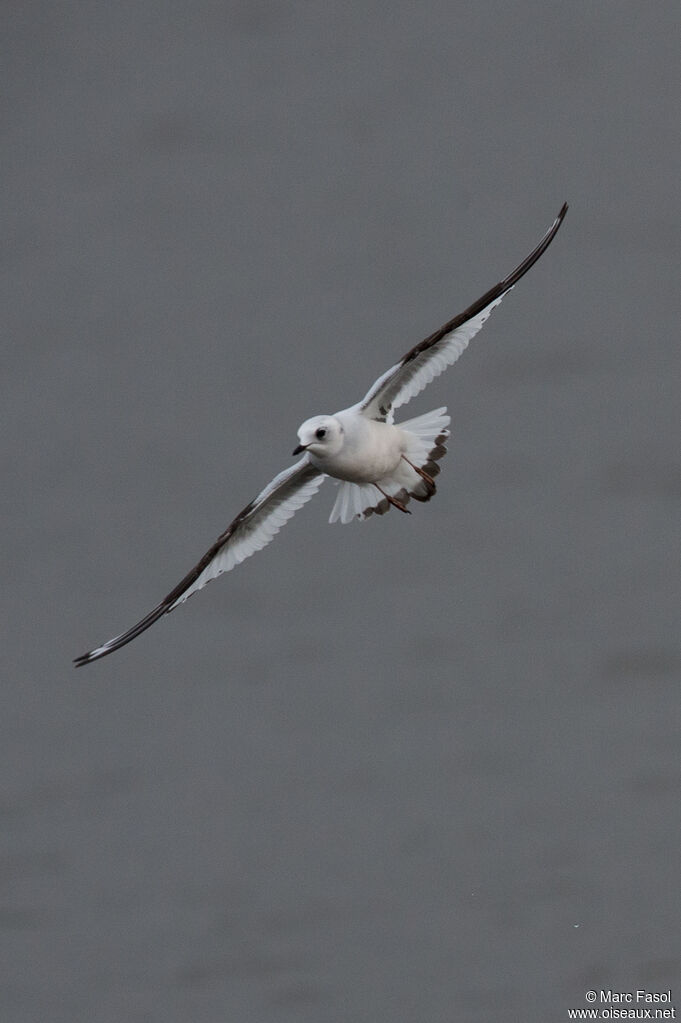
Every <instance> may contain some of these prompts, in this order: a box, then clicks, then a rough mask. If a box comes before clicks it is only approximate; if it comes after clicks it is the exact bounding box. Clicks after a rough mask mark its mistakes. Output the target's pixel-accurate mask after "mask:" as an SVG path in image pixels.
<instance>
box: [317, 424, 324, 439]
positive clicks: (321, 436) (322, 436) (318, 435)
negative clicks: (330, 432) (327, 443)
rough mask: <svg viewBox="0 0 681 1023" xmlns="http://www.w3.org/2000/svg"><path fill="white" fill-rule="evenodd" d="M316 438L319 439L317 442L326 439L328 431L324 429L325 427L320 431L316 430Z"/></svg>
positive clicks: (321, 427) (320, 428)
mask: <svg viewBox="0 0 681 1023" xmlns="http://www.w3.org/2000/svg"><path fill="white" fill-rule="evenodd" d="M315 437H316V438H317V440H322V439H323V438H324V437H326V430H325V429H324V427H323V426H320V427H319V429H318V430H315Z"/></svg>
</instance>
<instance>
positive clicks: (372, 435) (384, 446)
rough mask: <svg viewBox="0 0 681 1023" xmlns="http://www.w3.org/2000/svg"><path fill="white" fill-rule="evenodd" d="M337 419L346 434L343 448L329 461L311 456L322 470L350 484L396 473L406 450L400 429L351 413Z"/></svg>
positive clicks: (341, 415)
mask: <svg viewBox="0 0 681 1023" xmlns="http://www.w3.org/2000/svg"><path fill="white" fill-rule="evenodd" d="M336 418H337V419H338V420H339V421H340V422H341V424H342V426H343V430H344V443H343V447H342V448H341V450H340V452H339V453H338V454H336V455H333V456H331V457H329V458H326V459H321V458H319V459H317V458H315V457H314V456H312V455H311V457H312V460H313V462H314V464H315V465H316V466H317V467H318V468H319V469H322V470H323V471H324V472H326V473H328V475H329V476H334V477H335V478H336V479H340V480H348V481H349V482H351V483H374V482H376V480H380V479H383V478H384V477H385V476H387V475H389V474H390V473H392V472H393V471H394V470H395V468H396V466H397V464H398V463H399V460H400V458H401V456H402V453H403V451H404V450H405V444H404V435H403V433H402V431H401V430H400V429H399V427H397V426H391V425H389V424H388V423H379V422H376V421H374V420H371V419H366V418H365V417H364V416H362V415H358V414H357V413H355V412H353V411H352V410H350V409H348V410H346V411H345V412H339V413H337V414H336Z"/></svg>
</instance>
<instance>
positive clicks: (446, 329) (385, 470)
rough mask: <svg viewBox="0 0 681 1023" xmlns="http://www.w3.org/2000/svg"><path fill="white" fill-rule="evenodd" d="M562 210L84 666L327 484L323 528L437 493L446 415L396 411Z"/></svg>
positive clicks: (310, 426)
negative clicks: (403, 415)
mask: <svg viewBox="0 0 681 1023" xmlns="http://www.w3.org/2000/svg"><path fill="white" fill-rule="evenodd" d="M567 208H568V207H567V203H565V204H564V205H563V207H562V209H561V211H560V213H559V214H558V216H557V217H556V219H555V221H554V222H553V224H552V225H551V227H550V228H549V230H548V231H547V232H546V234H545V235H544V237H543V238H542V240H541V241H540V242H539V244H538V245H537V247H536V248H535V249H533V250H532V252H531V253H530V254H529V256H527V257H526V258H525V259H524V260H523V261H522V263H520V264H519V265H518V266H517V267H516V268H515V270H513V271H512V273H510V274H509V275H508V277H506V278H505V279H504V280H503V281H500V283H499V284H496V285H495V286H494V287H493V288H490V290H489V291H487V292H485V294H484V295H483V296H482V297H481V298H479V299H478V300H477V302H474V303H473V304H472V305H471V306H469V307H468V309H466V310H465V311H464V312H462V313H459V315H458V316H455V317H454V318H453V319H451V320H448V321H447V323H445V324H443V326H442V327H440V329H439V330H436V331H435V332H434V333H433V334H431V335H430V336H429V337H427V338H425V340H424V341H421V342H420V343H419V344H417V345H415V346H414V347H413V348H411V349H410V350H409V351H408V352H407V354H406V355H405V356H403V358H402V359H400V361H399V362H398V363H396V364H395V365H394V366H391V368H390V369H389V370H387V372H385V373H383V374H382V376H380V377H379V378H378V380H377V381H376V382H375V383H374V384H373V385H372V386H371V388H370V389H369V391H368V393H367V394H366V396H365V397H364V398H363V399H362V401H360V402H358V404H356V405H352V406H351V407H350V408H347V409H343V410H342V411H341V412H336V413H335V415H332V416H314V417H313V418H312V419H307V420H306V421H305V422H304V423H303V424H302V426H301V427H300V429H299V430H298V439H299V441H300V443H299V444H298V446H297V447H296V449H295V451H294V452H293V454H294V455H298V454H302V456H303V457H302V458H301V459H300V461H298V462H296V463H295V465H292V466H291V467H290V468H288V469H284V471H283V472H280V473H279V475H278V476H275V478H274V479H273V480H272V482H271V483H268V484H267V486H266V487H265V489H264V490H262V491H261V492H260V493H259V494H258V496H257V497H256V498H254V500H253V501H251V503H250V504H248V505H247V506H246V507H245V508H244V509H243V511H241V512H239V514H238V515H237V516H236V518H235V519H234V520H233V522H231V523H230V525H229V526H228V527H227V529H226V530H225V532H224V533H223V534H222V535H221V536H219V537H218V539H217V540H216V541H215V543H214V544H213V546H212V547H211V548H210V550H208V551H207V552H206V553H205V554H204V556H203V557H202V558H201V560H200V561H199V562H198V563H197V564H196V565H195V566H194V568H193V569H192V570H191V572H189V573H188V574H187V575H186V576H185V577H184V579H183V580H182V581H181V582H180V583H178V585H177V586H176V587H175V588H174V589H173V590H171V592H170V593H169V594H168V595H167V596H166V597H164V598H163V600H162V601H161V603H160V604H158V605H157V606H156V607H155V608H154V609H153V611H150V612H149V614H148V615H146V616H145V617H144V618H142V620H141V621H139V622H138V623H137V625H133V627H132V628H131V629H128V630H127V632H123V633H121V635H120V636H115V637H114V638H113V639H110V640H109V641H108V643H104V644H103V645H102V646H99V647H96V648H95V649H94V650H91V651H90V652H89V653H86V654H83V655H82V656H81V657H77V658H76V660H75V662H74V663H75V664H76V666H78V667H80V666H81V665H83V664H89V663H90V662H91V661H96V660H98V659H99V658H100V657H105V656H106V654H110V653H113V651H114V650H118V649H119V648H120V647H122V646H124V645H125V644H126V643H129V642H130V641H131V640H132V639H135V637H136V636H139V635H140V633H141V632H144V630H145V629H148V628H149V626H150V625H153V624H154V622H156V621H158V619H159V618H161V617H162V616H163V615H165V614H167V613H168V612H169V611H173V610H174V609H175V608H176V607H177V606H178V605H179V604H182V603H183V602H184V601H185V600H186V599H187V597H190V596H191V595H192V593H196V591H197V590H200V589H201V588H202V587H203V586H205V585H206V583H207V582H209V581H210V580H211V579H215V578H216V577H217V576H219V575H222V573H223V572H229V570H230V569H232V568H234V566H235V565H238V564H239V563H240V562H242V561H243V560H244V559H245V558H248V557H250V556H251V554H255V552H256V551H259V550H261V549H262V548H263V547H265V546H266V545H267V544H268V543H269V542H270V541H271V540H272V539H273V537H274V536H275V535H276V533H278V532H279V530H280V528H281V527H282V526H283V525H284V523H286V522H287V521H288V520H289V519H290V518H291V516H292V515H294V514H295V512H297V511H298V509H299V508H302V506H303V505H304V504H306V502H307V501H309V500H310V498H311V497H312V496H313V495H314V494H316V493H317V491H318V490H319V488H320V486H321V485H322V482H323V481H324V478H325V477H326V476H332V477H334V478H335V479H337V480H339V481H340V483H339V487H338V494H337V497H336V502H335V504H334V506H333V509H332V511H331V517H330V520H329V521H330V522H336V521H337V520H339V519H340V521H341V522H344V523H345V522H350V521H351V520H352V519H353V518H358V519H366V518H368V517H369V516H370V515H371V514H378V515H383V514H384V513H385V512H387V511H388V510H389V509H390V508H391V507H393V508H397V509H399V510H400V511H402V512H406V513H407V514H409V509H408V508H407V504H408V502H409V500H410V498H412V497H413V498H415V499H416V500H417V501H429V500H430V498H431V497H432V496H433V494H434V493H435V482H434V477H435V476H437V474H438V473H439V472H440V467H439V465H438V464H437V463H438V461H439V460H440V459H441V458H442V456H443V455H444V454H445V453H446V450H447V449H446V447H445V441H446V439H447V437H448V436H449V431H448V429H447V427H448V425H449V416H448V415H447V410H446V408H439V409H435V410H434V411H433V412H427V413H426V414H425V415H422V416H419V417H418V418H416V419H408V420H406V421H405V422H403V423H400V424H397V423H395V422H394V412H395V409H396V408H399V406H400V405H404V404H405V402H407V401H409V400H410V399H411V398H413V397H415V395H417V394H418V393H419V392H420V391H422V390H423V388H424V387H425V386H426V385H427V384H429V383H430V382H431V380H433V379H434V378H435V377H436V376H439V374H440V373H442V372H443V370H445V369H446V368H447V367H448V366H451V365H452V363H454V362H456V360H457V359H458V358H459V356H460V355H461V353H462V351H463V350H464V348H465V347H466V345H467V344H468V342H469V341H470V340H471V338H472V337H474V336H475V334H477V333H478V331H479V330H480V328H481V327H482V325H483V324H484V323H485V320H486V319H487V317H488V316H489V314H490V313H491V312H492V310H493V309H494V307H495V306H497V305H499V303H500V302H501V300H502V298H503V297H504V295H505V294H506V292H507V291H510V290H511V288H512V287H513V286H514V285H515V284H516V283H517V282H518V281H519V280H520V278H521V277H522V276H523V275H524V274H526V273H527V271H528V270H529V269H530V267H531V266H533V265H534V263H536V261H537V260H538V259H539V257H540V256H541V255H542V253H543V252H545V250H546V249H547V248H548V246H549V245H550V244H551V242H552V241H553V238H554V236H555V234H556V232H557V231H558V228H559V227H560V225H561V223H562V222H563V218H564V217H565V214H566V213H567Z"/></svg>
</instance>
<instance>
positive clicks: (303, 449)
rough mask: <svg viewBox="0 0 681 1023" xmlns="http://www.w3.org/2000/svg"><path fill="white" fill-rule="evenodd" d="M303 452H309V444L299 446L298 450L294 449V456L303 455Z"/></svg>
mask: <svg viewBox="0 0 681 1023" xmlns="http://www.w3.org/2000/svg"><path fill="white" fill-rule="evenodd" d="M303 451H307V444H299V445H298V447H297V448H294V449H293V454H294V455H302V453H303Z"/></svg>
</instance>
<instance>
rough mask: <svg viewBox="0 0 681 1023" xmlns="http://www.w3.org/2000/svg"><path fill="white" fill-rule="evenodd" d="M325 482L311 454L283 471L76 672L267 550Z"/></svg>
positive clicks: (84, 659)
mask: <svg viewBox="0 0 681 1023" xmlns="http://www.w3.org/2000/svg"><path fill="white" fill-rule="evenodd" d="M323 480H324V474H323V473H321V472H319V470H318V469H315V467H314V466H313V465H312V464H311V463H310V461H309V459H308V456H307V455H305V456H304V457H303V458H301V459H300V461H299V462H296V464H295V465H292V466H291V467H290V468H289V469H285V470H284V471H283V472H280V473H279V475H278V476H275V478H274V479H273V480H272V482H271V483H268V485H267V486H266V487H265V489H264V490H262V491H261V492H260V493H259V494H258V496H257V497H256V498H255V500H253V501H251V503H250V504H249V505H246V507H245V508H244V509H243V511H241V512H239V514H238V515H237V517H236V518H235V519H234V521H233V522H232V523H231V524H230V525H229V526H228V527H227V529H226V530H225V532H224V533H223V534H222V536H219V537H218V539H217V540H216V541H215V543H214V544H213V546H212V547H211V548H210V550H209V551H206V553H205V554H204V556H203V557H202V558H201V560H200V561H199V562H198V564H196V565H195V566H194V568H193V569H192V570H191V572H189V573H188V574H187V575H186V576H185V577H184V579H183V580H182V582H180V583H178V584H177V586H176V587H175V589H174V590H171V592H170V593H169V594H168V596H167V597H164V598H163V600H162V601H161V603H160V604H158V605H157V606H156V607H155V608H154V609H153V611H150V612H149V614H148V615H146V616H145V617H144V618H143V619H142V620H141V621H140V622H138V623H137V625H133V627H132V628H131V629H128V631H127V632H123V633H121V635H120V636H115V637H114V638H113V639H110V640H109V642H108V643H104V644H103V646H100V647H97V648H96V649H95V650H91V651H90V652H89V653H87V654H83V655H82V656H81V657H77V658H76V660H75V661H74V664H75V665H76V667H81V665H83V664H89V663H90V661H96V660H98V659H99V658H100V657H105V656H106V654H111V653H113V651H114V650H118V649H119V648H120V647H122V646H125V644H126V643H129V642H130V640H132V639H135V638H136V637H137V636H139V634H140V633H141V632H144V630H145V629H148V628H149V626H150V625H153V624H154V622H156V621H158V619H159V618H161V616H162V615H164V614H167V613H168V611H172V610H173V609H174V608H176V607H177V606H178V604H181V603H182V602H183V601H185V600H186V599H187V597H190V596H191V594H192V593H195V592H196V591H197V590H200V589H201V588H202V587H203V586H205V585H206V583H207V582H209V581H210V580H211V579H215V578H216V576H218V575H222V573H223V572H229V570H230V569H231V568H234V566H235V565H238V564H239V563H240V562H241V561H243V560H244V559H245V558H249V557H250V556H251V554H255V552H256V551H259V550H261V549H262V548H263V547H265V546H266V545H267V544H268V543H269V542H270V541H271V540H272V539H273V538H274V536H275V535H276V534H277V533H278V532H279V530H280V529H281V527H282V526H283V525H284V524H285V523H286V522H288V520H289V519H290V518H291V516H292V515H294V514H295V513H296V512H297V511H298V509H299V508H302V506H303V505H304V504H306V502H307V501H309V500H310V498H311V497H313V496H314V494H316V493H317V491H318V490H319V488H320V486H321V485H322V482H323Z"/></svg>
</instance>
